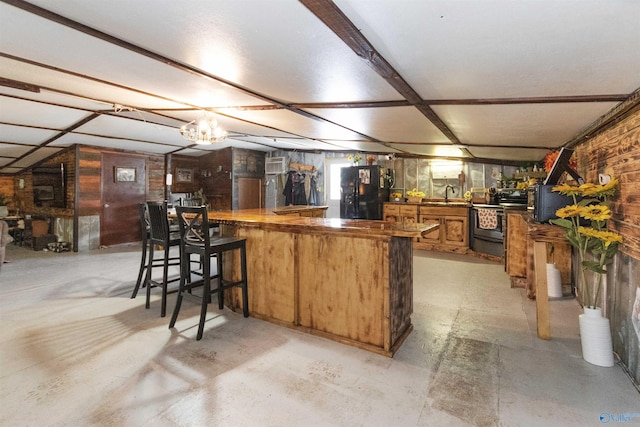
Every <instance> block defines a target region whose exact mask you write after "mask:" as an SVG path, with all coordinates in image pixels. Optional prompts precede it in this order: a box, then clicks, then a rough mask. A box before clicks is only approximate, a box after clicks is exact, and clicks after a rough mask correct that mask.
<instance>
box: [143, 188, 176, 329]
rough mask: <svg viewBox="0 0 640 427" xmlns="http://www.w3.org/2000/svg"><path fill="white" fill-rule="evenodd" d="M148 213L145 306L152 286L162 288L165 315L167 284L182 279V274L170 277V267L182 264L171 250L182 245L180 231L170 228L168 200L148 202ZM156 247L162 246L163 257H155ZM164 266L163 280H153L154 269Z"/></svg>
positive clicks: (162, 307) (161, 310) (162, 308)
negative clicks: (171, 254) (175, 231)
mask: <svg viewBox="0 0 640 427" xmlns="http://www.w3.org/2000/svg"><path fill="white" fill-rule="evenodd" d="M146 207H147V209H146V210H147V214H148V215H149V237H148V244H149V248H148V250H149V257H148V259H147V268H146V270H147V272H146V274H145V281H144V283H145V286H146V287H147V301H146V303H145V308H149V305H150V304H149V301H150V300H151V288H152V287H161V288H162V306H161V308H160V316H161V317H164V316H165V315H166V312H167V294H168V293H169V292H168V290H167V285H168V284H169V283H172V282H177V281H178V280H180V277H181V276H182V275H181V274H180V275H178V276H177V277H176V278H173V279H169V277H168V276H169V267H170V266H172V265H180V256H174V257H171V256H170V255H169V251H170V249H171V247H174V246H179V245H180V236H179V234H178V233H172V232H171V231H170V229H169V217H168V216H167V202H166V201H165V202H147V203H146ZM156 247H162V258H155V255H154V252H155V248H156ZM156 267H162V281H156V280H153V269H154V268H156ZM174 292H175V291H174Z"/></svg>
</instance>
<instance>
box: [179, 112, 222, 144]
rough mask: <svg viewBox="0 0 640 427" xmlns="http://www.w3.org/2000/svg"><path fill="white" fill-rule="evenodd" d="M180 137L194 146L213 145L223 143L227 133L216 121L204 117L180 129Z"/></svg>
mask: <svg viewBox="0 0 640 427" xmlns="http://www.w3.org/2000/svg"><path fill="white" fill-rule="evenodd" d="M180 135H182V137H183V138H184V139H186V140H188V141H191V142H195V143H196V144H214V143H216V142H222V141H224V140H225V139H226V138H227V136H228V134H227V131H225V130H224V129H222V128H221V127H220V126H218V121H217V120H216V119H214V118H213V117H207V116H204V117H202V118H201V119H200V120H198V121H197V122H196V120H193V121H190V122H189V123H187V124H185V125H182V126H181V127H180Z"/></svg>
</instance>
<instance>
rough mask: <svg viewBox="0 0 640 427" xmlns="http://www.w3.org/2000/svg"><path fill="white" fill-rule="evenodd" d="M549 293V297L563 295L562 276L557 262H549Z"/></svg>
mask: <svg viewBox="0 0 640 427" xmlns="http://www.w3.org/2000/svg"><path fill="white" fill-rule="evenodd" d="M547 294H548V295H549V298H561V297H562V278H561V276H560V270H558V267H556V265H555V264H549V263H548V264H547Z"/></svg>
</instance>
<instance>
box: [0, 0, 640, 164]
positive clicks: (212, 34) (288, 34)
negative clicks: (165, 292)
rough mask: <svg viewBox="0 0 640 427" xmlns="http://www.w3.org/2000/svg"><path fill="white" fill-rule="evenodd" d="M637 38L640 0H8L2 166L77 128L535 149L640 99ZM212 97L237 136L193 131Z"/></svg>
mask: <svg viewBox="0 0 640 427" xmlns="http://www.w3.org/2000/svg"><path fill="white" fill-rule="evenodd" d="M307 6H308V7H307ZM344 18H346V19H344ZM334 30H335V32H334ZM345 40H346V41H345ZM349 43H355V44H356V45H357V46H359V47H361V48H362V49H364V50H365V51H366V52H367V53H366V54H363V53H362V52H359V54H357V53H356V52H355V51H354V50H352V47H350V46H352V45H350V44H349ZM638 46H640V2H639V1H632V0H519V1H513V0H492V1H483V2H478V1H475V0H334V2H331V1H329V0H302V1H296V0H271V1H265V0H216V1H204V0H182V1H179V2H178V1H173V0H136V1H125V0H116V1H113V0H112V1H108V0H65V1H51V0H33V1H30V2H28V3H27V2H24V1H21V0H0V173H8V174H11V173H16V172H19V171H20V170H22V169H23V168H25V167H28V166H30V165H31V164H33V163H35V162H39V161H41V160H43V159H45V158H47V157H48V156H50V155H52V154H54V153H55V152H57V151H58V150H60V149H63V148H65V147H69V146H71V145H73V144H87V145H95V146H101V147H108V148H117V149H127V150H135V151H141V152H148V153H158V154H168V153H178V154H186V155H196V156H197V155H202V154H204V153H206V152H207V151H208V150H214V149H219V148H223V147H229V146H233V147H242V148H249V149H254V150H262V151H271V150H276V149H287V150H329V151H340V150H344V151H354V150H359V151H365V152H375V153H395V154H396V155H399V156H402V155H419V156H460V157H467V158H478V159H494V160H540V159H541V158H542V157H543V156H544V154H545V153H546V152H547V150H548V149H549V148H557V147H560V146H562V145H563V144H565V143H567V142H568V141H571V140H572V139H573V138H575V137H576V136H578V135H580V134H581V133H582V132H584V131H585V130H586V129H588V128H589V127H590V126H591V125H592V124H593V123H594V122H596V121H597V120H598V119H599V118H600V117H602V116H603V115H605V114H607V113H608V112H609V111H611V110H612V108H614V107H616V106H617V105H618V104H619V103H620V102H624V101H625V100H626V102H629V100H630V99H632V98H633V99H635V98H636V97H637V93H636V91H637V90H638V89H639V88H640V72H639V70H640V49H638ZM381 64H382V66H381ZM385 67H386V68H385ZM383 68H384V69H386V71H381V69H383ZM385 73H386V74H385ZM18 83H25V84H28V85H31V87H32V88H34V89H36V90H39V91H36V92H32V91H27V90H22V89H19V88H16V86H18ZM205 110H206V111H210V112H213V113H215V114H216V118H217V119H218V122H219V123H220V124H221V126H223V127H224V128H225V129H227V130H228V132H229V134H230V137H229V138H228V139H227V140H226V141H224V142H223V143H220V144H216V145H214V146H210V147H202V146H194V145H193V144H191V143H189V142H188V141H186V140H184V139H182V137H181V136H180V134H179V132H178V128H179V127H180V126H181V125H182V124H184V123H186V122H189V121H191V120H194V119H197V118H199V117H201V115H202V112H203V111H205Z"/></svg>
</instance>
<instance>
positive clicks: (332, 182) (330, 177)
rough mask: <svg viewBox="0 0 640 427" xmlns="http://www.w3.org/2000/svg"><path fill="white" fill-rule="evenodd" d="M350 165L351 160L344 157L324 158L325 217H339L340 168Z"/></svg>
mask: <svg viewBox="0 0 640 427" xmlns="http://www.w3.org/2000/svg"><path fill="white" fill-rule="evenodd" d="M349 166H351V162H350V161H349V160H348V159H347V158H346V157H336V158H332V159H329V158H327V159H325V162H324V167H325V177H326V178H325V181H326V182H325V186H324V188H326V190H327V192H326V195H325V197H326V200H327V201H326V203H327V206H329V207H328V208H327V212H326V217H327V218H340V169H342V168H346V167H349Z"/></svg>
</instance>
